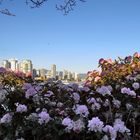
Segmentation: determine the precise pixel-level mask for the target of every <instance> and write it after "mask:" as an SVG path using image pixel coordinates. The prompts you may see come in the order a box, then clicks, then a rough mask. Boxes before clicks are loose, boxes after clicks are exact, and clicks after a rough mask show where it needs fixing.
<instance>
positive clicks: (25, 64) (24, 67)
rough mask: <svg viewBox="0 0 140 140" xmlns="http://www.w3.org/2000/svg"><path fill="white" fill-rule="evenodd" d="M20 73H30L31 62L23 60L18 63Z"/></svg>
mask: <svg viewBox="0 0 140 140" xmlns="http://www.w3.org/2000/svg"><path fill="white" fill-rule="evenodd" d="M19 69H20V71H22V72H23V73H26V74H28V73H32V70H33V64H32V61H31V60H23V61H21V62H20V66H19Z"/></svg>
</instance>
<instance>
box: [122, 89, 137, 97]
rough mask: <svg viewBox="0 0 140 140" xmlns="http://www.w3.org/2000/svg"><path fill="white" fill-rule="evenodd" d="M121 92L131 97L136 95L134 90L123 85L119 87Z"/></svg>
mask: <svg viewBox="0 0 140 140" xmlns="http://www.w3.org/2000/svg"><path fill="white" fill-rule="evenodd" d="M121 93H123V94H127V95H130V96H133V97H136V93H135V91H133V90H130V88H126V87H123V88H122V89H121Z"/></svg>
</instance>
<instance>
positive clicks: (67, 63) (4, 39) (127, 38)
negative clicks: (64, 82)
mask: <svg viewBox="0 0 140 140" xmlns="http://www.w3.org/2000/svg"><path fill="white" fill-rule="evenodd" d="M57 2H58V0H54V1H53V2H52V0H49V1H48V3H46V4H45V5H43V6H42V7H41V8H39V9H38V8H37V9H30V8H29V7H28V6H26V5H25V3H24V0H22V1H21V0H20V1H19V0H14V1H13V2H8V1H7V2H5V3H4V5H2V6H1V7H7V8H9V9H10V10H11V11H12V12H13V13H15V14H16V17H8V16H5V15H2V14H0V59H8V58H18V59H31V60H32V61H33V64H34V67H37V68H39V67H40V68H48V69H49V68H50V66H51V64H56V65H57V67H58V69H59V70H60V69H62V70H63V69H64V68H65V69H69V70H72V71H75V72H87V71H89V70H93V69H96V68H97V65H98V59H100V58H101V57H103V58H112V59H115V58H117V57H118V56H121V57H124V56H126V55H132V54H133V53H134V52H140V0H87V2H86V3H77V6H76V7H75V9H74V11H72V12H71V13H69V14H68V15H67V16H64V15H63V13H61V12H60V11H57V10H56V9H55V3H57Z"/></svg>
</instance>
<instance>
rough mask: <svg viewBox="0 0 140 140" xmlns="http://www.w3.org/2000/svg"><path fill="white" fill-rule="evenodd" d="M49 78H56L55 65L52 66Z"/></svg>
mask: <svg viewBox="0 0 140 140" xmlns="http://www.w3.org/2000/svg"><path fill="white" fill-rule="evenodd" d="M51 76H52V78H56V65H55V64H53V65H52V68H51Z"/></svg>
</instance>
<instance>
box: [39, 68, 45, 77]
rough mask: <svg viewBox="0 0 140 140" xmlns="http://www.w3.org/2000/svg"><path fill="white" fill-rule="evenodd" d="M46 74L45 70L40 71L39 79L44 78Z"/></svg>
mask: <svg viewBox="0 0 140 140" xmlns="http://www.w3.org/2000/svg"><path fill="white" fill-rule="evenodd" d="M46 74H47V69H40V76H41V77H46Z"/></svg>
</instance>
